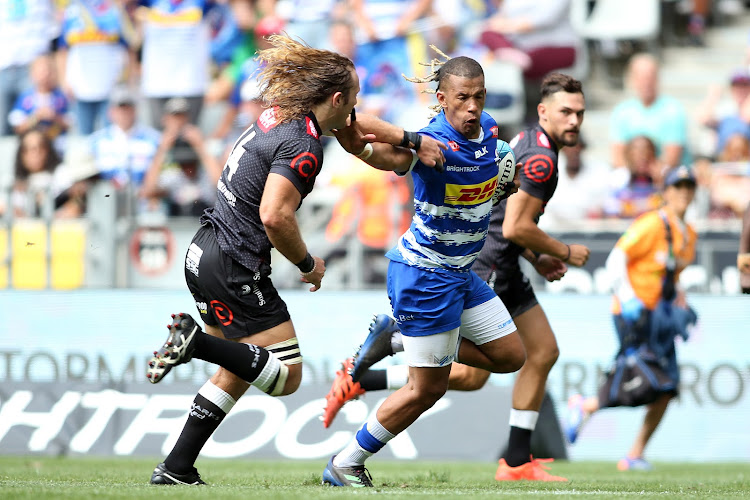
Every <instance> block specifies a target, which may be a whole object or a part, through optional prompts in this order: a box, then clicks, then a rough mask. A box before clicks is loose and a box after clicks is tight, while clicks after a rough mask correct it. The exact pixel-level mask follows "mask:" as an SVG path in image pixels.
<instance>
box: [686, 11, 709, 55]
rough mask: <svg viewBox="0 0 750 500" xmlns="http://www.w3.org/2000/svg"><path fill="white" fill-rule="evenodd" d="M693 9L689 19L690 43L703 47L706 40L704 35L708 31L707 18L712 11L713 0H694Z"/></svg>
mask: <svg viewBox="0 0 750 500" xmlns="http://www.w3.org/2000/svg"><path fill="white" fill-rule="evenodd" d="M691 3H692V6H693V9H692V11H691V12H690V18H689V19H688V25H687V33H688V43H689V44H690V45H694V46H696V47H703V46H705V45H706V42H705V41H704V40H703V35H704V34H705V32H706V19H708V14H709V12H710V11H711V0H692V2H691Z"/></svg>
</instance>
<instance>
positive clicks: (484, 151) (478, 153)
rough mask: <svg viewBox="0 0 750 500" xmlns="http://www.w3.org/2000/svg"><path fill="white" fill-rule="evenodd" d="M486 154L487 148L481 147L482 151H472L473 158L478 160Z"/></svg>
mask: <svg viewBox="0 0 750 500" xmlns="http://www.w3.org/2000/svg"><path fill="white" fill-rule="evenodd" d="M486 154H487V146H482V149H480V150H478V151H474V158H475V159H477V160H478V159H479V158H481V157H482V156H484V155H486Z"/></svg>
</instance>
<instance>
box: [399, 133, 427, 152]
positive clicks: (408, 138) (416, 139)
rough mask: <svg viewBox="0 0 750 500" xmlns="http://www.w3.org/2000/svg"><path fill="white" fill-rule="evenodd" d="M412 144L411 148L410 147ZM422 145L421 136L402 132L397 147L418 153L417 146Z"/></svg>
mask: <svg viewBox="0 0 750 500" xmlns="http://www.w3.org/2000/svg"><path fill="white" fill-rule="evenodd" d="M412 144H413V146H412ZM421 145H422V136H421V135H419V134H418V133H416V132H407V131H406V130H404V138H403V139H401V144H399V146H401V147H403V148H411V149H413V150H414V151H419V146H421Z"/></svg>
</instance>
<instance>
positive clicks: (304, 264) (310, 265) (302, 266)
mask: <svg viewBox="0 0 750 500" xmlns="http://www.w3.org/2000/svg"><path fill="white" fill-rule="evenodd" d="M295 265H296V266H297V269H299V272H301V273H302V274H303V275H305V274H310V273H311V272H313V271H314V270H315V259H313V256H312V255H310V252H307V255H305V258H304V259H302V261H300V262H297V263H296V264H295Z"/></svg>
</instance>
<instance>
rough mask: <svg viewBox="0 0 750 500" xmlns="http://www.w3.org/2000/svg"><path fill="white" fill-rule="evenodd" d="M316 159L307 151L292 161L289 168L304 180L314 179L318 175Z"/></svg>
mask: <svg viewBox="0 0 750 500" xmlns="http://www.w3.org/2000/svg"><path fill="white" fill-rule="evenodd" d="M319 163H320V162H319V161H318V157H317V156H315V155H314V154H313V153H311V152H309V151H305V152H304V153H300V154H298V155H297V156H295V157H294V158H293V159H292V163H290V164H289V166H290V167H291V168H292V170H294V171H295V172H297V173H298V174H299V175H300V176H302V177H303V178H305V179H309V178H311V177H315V174H317V173H318V164H319Z"/></svg>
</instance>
